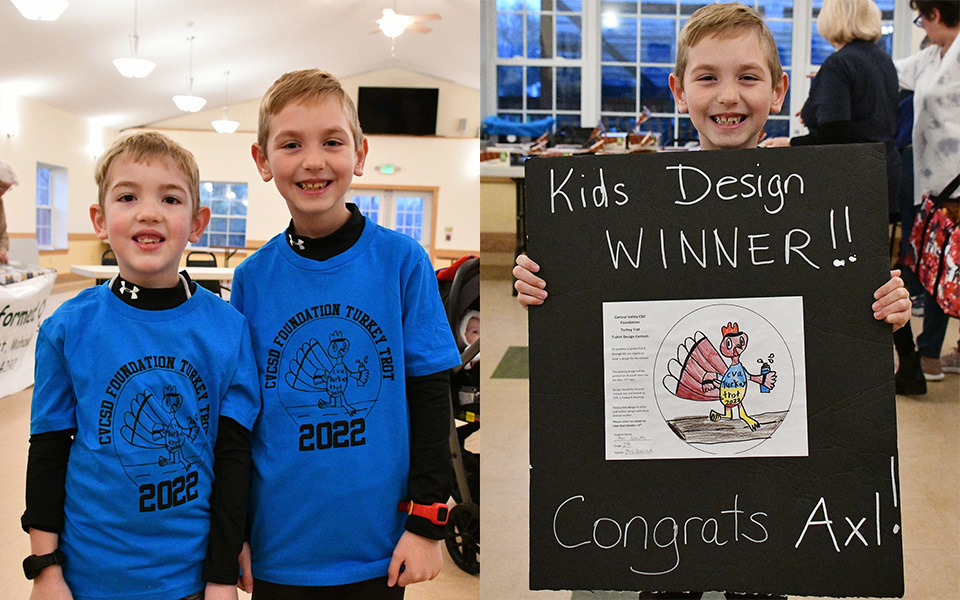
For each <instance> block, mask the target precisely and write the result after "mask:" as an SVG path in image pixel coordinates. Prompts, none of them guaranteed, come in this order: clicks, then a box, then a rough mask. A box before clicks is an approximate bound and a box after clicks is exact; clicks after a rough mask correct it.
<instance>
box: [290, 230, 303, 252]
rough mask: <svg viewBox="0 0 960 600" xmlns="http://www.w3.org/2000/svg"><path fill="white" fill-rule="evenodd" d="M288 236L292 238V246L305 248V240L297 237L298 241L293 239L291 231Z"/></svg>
mask: <svg viewBox="0 0 960 600" xmlns="http://www.w3.org/2000/svg"><path fill="white" fill-rule="evenodd" d="M287 238H288V239H289V240H290V245H291V246H296V247H297V248H299V249H301V250H303V240H301V239H297V241H293V235H292V234H289V233H288V234H287Z"/></svg>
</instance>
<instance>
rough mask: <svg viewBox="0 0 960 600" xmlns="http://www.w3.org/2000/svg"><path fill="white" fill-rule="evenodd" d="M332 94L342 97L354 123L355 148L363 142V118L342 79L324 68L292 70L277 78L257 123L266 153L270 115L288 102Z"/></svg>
mask: <svg viewBox="0 0 960 600" xmlns="http://www.w3.org/2000/svg"><path fill="white" fill-rule="evenodd" d="M328 96H333V97H334V98H336V99H337V100H339V101H340V106H341V107H342V108H343V114H344V116H346V118H347V123H349V124H350V130H351V132H352V133H353V143H354V148H355V149H358V148H360V147H362V145H363V130H362V129H360V119H359V118H358V117H357V107H356V106H355V105H354V104H353V100H351V99H350V96H348V95H347V92H345V91H344V89H343V86H342V85H340V81H339V80H338V79H337V78H336V77H334V76H333V75H331V74H330V73H327V72H326V71H321V70H320V69H305V70H302V71H291V72H290V73H285V74H283V75H281V76H280V78H279V79H277V80H276V81H274V82H273V85H271V86H270V89H268V90H267V93H266V94H264V96H263V100H261V102H260V117H259V120H258V123H257V144H258V145H259V146H260V150H261V151H262V152H263V154H264V155H267V153H268V152H267V139H268V138H269V137H270V117H272V116H273V115H275V114H277V113H279V112H280V111H281V110H283V109H284V107H285V106H287V105H288V104H291V103H293V102H306V101H311V102H320V101H321V100H323V99H325V98H326V97H328Z"/></svg>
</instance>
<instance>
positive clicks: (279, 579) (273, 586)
mask: <svg viewBox="0 0 960 600" xmlns="http://www.w3.org/2000/svg"><path fill="white" fill-rule="evenodd" d="M252 152H253V158H254V160H255V161H256V164H257V168H258V170H259V172H260V175H261V177H262V178H263V180H264V181H271V180H273V181H274V183H275V184H276V186H277V190H278V191H279V192H280V195H281V196H283V199H284V200H285V201H286V203H287V208H288V209H289V211H290V215H291V217H292V218H291V221H290V225H289V226H288V227H287V229H286V231H284V232H282V233H280V234H279V235H277V236H276V237H274V238H273V239H271V240H270V241H269V242H267V244H265V245H264V246H263V247H262V248H260V249H259V250H258V251H257V252H256V253H255V254H254V255H253V256H251V257H250V258H248V259H246V260H245V261H243V263H242V264H241V265H240V266H239V267H238V268H237V270H236V274H235V278H234V282H233V290H232V292H231V303H233V305H234V306H235V307H236V308H237V309H238V310H239V311H240V312H242V313H243V314H244V315H246V317H247V318H248V319H249V321H250V327H251V334H252V337H253V346H254V353H255V354H256V357H257V366H258V368H259V370H260V383H261V392H262V396H263V413H262V415H261V417H260V419H259V421H258V422H257V425H256V427H255V428H254V430H253V444H252V446H253V476H252V480H251V488H250V514H251V531H250V544H249V548H250V554H249V555H250V557H252V566H251V564H249V563H246V562H245V561H246V556H247V555H246V549H245V555H244V556H243V557H241V562H242V563H245V564H244V566H245V568H244V581H243V582H242V584H243V585H244V587H245V588H247V589H249V587H250V586H251V584H252V589H253V595H254V598H256V599H257V600H269V599H282V598H307V597H309V598H321V597H322V598H344V599H350V600H360V599H364V598H377V599H379V598H401V597H402V596H403V586H405V585H407V584H410V583H416V582H418V581H423V580H427V579H432V578H433V577H435V576H436V574H437V573H438V572H439V571H440V568H441V566H442V561H443V558H442V556H443V555H442V550H441V546H440V544H441V542H440V540H441V539H443V537H444V528H443V526H442V523H443V522H444V521H445V518H446V512H447V511H446V504H445V503H446V501H447V499H448V497H449V495H450V480H451V476H450V473H451V465H450V450H449V441H448V440H449V433H450V430H449V426H450V404H449V379H448V375H447V373H448V370H449V369H450V368H452V367H454V366H456V365H458V364H459V362H460V357H459V354H458V352H457V346H456V343H455V342H454V339H453V333H452V331H451V329H450V326H449V324H448V323H447V319H446V316H445V313H444V310H443V306H442V304H441V302H440V295H439V291H438V287H437V281H436V277H435V275H434V271H433V267H432V266H431V264H430V260H429V258H428V257H427V254H426V252H424V251H423V248H421V246H420V245H419V244H418V243H417V242H416V241H415V240H413V239H411V238H410V237H408V236H405V235H402V234H399V233H397V232H395V231H392V230H389V229H386V228H384V227H381V226H379V225H377V224H376V223H374V222H372V221H370V220H369V219H367V218H365V217H364V216H363V215H361V214H360V211H359V209H358V208H357V207H356V206H355V205H353V204H347V203H346V198H347V194H348V193H349V188H350V183H351V180H352V178H353V176H355V175H356V176H359V175H362V174H363V166H364V160H365V158H366V155H367V140H366V139H365V138H364V137H363V132H362V131H361V129H360V124H359V122H358V120H357V113H356V108H355V107H354V105H353V102H352V101H351V99H350V98H349V96H347V95H346V93H345V92H344V91H343V89H342V88H341V86H340V83H339V82H338V81H337V79H336V78H334V77H333V76H332V75H330V74H329V73H326V72H323V71H320V70H317V69H311V70H304V71H296V72H292V73H287V74H286V75H283V76H282V77H280V79H278V80H277V81H276V82H275V83H274V84H273V85H272V86H271V87H270V89H269V90H268V91H267V93H266V95H265V96H264V98H263V101H262V103H261V106H260V118H259V131H258V136H257V142H256V143H255V144H254V145H253V148H252ZM401 509H402V512H401ZM251 571H252V577H251Z"/></svg>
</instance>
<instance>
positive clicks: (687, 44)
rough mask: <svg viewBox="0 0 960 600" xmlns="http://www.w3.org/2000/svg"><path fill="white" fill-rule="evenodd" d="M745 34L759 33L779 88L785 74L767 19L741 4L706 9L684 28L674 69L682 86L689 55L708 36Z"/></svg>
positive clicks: (692, 17)
mask: <svg viewBox="0 0 960 600" xmlns="http://www.w3.org/2000/svg"><path fill="white" fill-rule="evenodd" d="M745 31H755V32H756V33H757V36H758V37H759V38H760V45H761V46H762V47H763V49H764V51H765V52H766V54H767V66H769V67H770V75H772V76H773V85H774V87H776V85H777V84H778V83H779V82H780V79H781V77H782V75H783V67H782V66H780V53H779V52H777V42H776V40H775V39H773V33H771V32H770V28H769V27H767V24H766V23H764V22H763V18H762V17H761V16H760V15H759V14H757V12H756V11H755V10H753V9H752V8H750V7H748V6H745V5H743V4H740V3H739V2H730V3H727V4H708V5H707V6H702V7H700V8H698V9H697V10H696V12H694V13H693V15H691V16H690V20H689V21H687V23H686V25H684V26H683V29H682V30H681V31H680V40H679V41H678V43H677V64H676V67H675V70H674V75H676V77H677V81H679V83H680V87H681V88H682V87H683V72H684V70H685V69H686V68H687V53H688V52H689V51H690V48H692V47H694V46H696V45H697V44H698V43H699V42H700V41H701V40H702V39H703V38H705V37H707V36H711V35H716V36H718V37H722V38H727V37H735V36H738V35H740V34H742V33H743V32H745Z"/></svg>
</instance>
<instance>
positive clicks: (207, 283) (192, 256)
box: [187, 251, 223, 297]
mask: <svg viewBox="0 0 960 600" xmlns="http://www.w3.org/2000/svg"><path fill="white" fill-rule="evenodd" d="M215 266H217V257H216V256H214V255H213V253H212V252H199V251H195V252H189V253H187V267H215ZM197 285H200V286H203V287H205V288H207V289H208V290H210V291H211V292H213V293H214V294H216V295H218V296H221V297H223V294H221V293H220V282H219V281H216V280H201V281H197Z"/></svg>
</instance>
